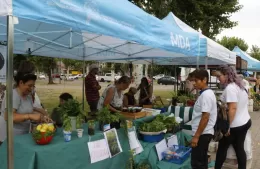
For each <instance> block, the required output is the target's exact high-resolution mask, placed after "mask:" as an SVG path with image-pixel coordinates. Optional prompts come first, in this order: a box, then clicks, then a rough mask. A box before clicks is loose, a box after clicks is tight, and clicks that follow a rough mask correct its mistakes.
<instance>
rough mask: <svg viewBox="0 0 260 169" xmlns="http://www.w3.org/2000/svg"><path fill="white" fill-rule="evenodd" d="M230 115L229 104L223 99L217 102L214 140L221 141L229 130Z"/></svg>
mask: <svg viewBox="0 0 260 169" xmlns="http://www.w3.org/2000/svg"><path fill="white" fill-rule="evenodd" d="M229 127H230V124H229V116H228V108H227V104H225V103H224V102H222V101H220V100H219V101H218V102H217V121H216V124H215V126H214V137H213V140H214V141H219V140H220V139H221V138H222V136H223V135H225V134H226V133H227V132H228V130H229Z"/></svg>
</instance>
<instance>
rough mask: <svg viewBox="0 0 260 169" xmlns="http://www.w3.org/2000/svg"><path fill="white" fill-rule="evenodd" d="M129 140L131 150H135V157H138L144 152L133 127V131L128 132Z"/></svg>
mask: <svg viewBox="0 0 260 169" xmlns="http://www.w3.org/2000/svg"><path fill="white" fill-rule="evenodd" d="M128 139H129V144H130V148H131V150H134V155H137V154H139V153H141V152H143V151H144V149H143V147H142V145H141V143H140V141H139V140H138V139H137V135H136V132H135V127H133V130H132V131H130V132H128Z"/></svg>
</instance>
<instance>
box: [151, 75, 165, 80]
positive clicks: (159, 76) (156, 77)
mask: <svg viewBox="0 0 260 169" xmlns="http://www.w3.org/2000/svg"><path fill="white" fill-rule="evenodd" d="M164 76H165V75H164V74H159V75H156V76H153V80H158V79H160V78H162V77H164Z"/></svg>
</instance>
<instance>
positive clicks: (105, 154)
mask: <svg viewBox="0 0 260 169" xmlns="http://www.w3.org/2000/svg"><path fill="white" fill-rule="evenodd" d="M88 149H89V154H90V162H91V163H95V162H98V161H102V160H105V159H107V158H109V150H108V147H107V143H106V140H105V139H102V140H98V141H92V142H88Z"/></svg>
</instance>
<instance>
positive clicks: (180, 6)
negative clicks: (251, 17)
mask: <svg viewBox="0 0 260 169" xmlns="http://www.w3.org/2000/svg"><path fill="white" fill-rule="evenodd" d="M129 1H130V2H133V3H134V4H136V5H137V6H139V7H140V8H142V9H144V10H145V11H146V12H148V13H150V14H153V15H155V16H156V17H158V18H160V19H162V18H164V17H165V16H166V15H167V14H168V13H169V12H171V11H172V12H173V13H174V15H176V16H177V17H178V18H180V19H181V20H182V21H184V22H185V23H186V24H188V25H190V26H191V27H193V28H194V29H196V30H198V29H199V28H200V29H201V30H202V33H203V34H204V35H206V36H208V37H209V38H213V39H214V38H215V36H216V35H218V34H219V33H220V32H221V31H222V29H225V28H232V27H234V26H236V25H237V22H235V21H231V20H230V16H231V15H232V14H233V13H235V12H237V11H239V10H240V9H241V8H242V5H240V4H239V1H238V0H163V1H162V0H129Z"/></svg>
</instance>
